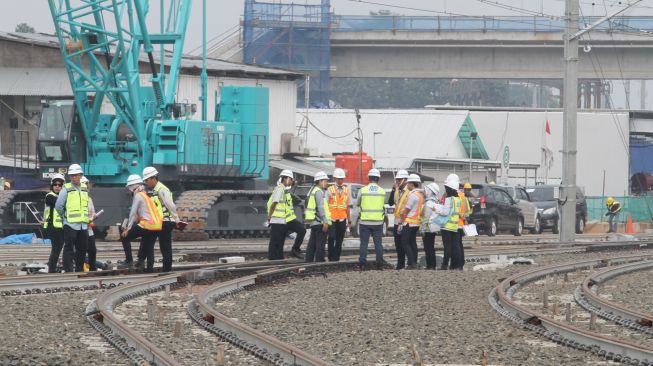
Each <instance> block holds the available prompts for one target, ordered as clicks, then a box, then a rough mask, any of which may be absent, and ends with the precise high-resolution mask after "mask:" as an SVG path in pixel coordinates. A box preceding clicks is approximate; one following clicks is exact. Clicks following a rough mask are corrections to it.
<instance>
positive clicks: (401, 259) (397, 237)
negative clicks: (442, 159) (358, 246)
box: [388, 169, 408, 269]
mask: <svg viewBox="0 0 653 366" xmlns="http://www.w3.org/2000/svg"><path fill="white" fill-rule="evenodd" d="M407 179H408V172H407V171H405V170H403V169H401V170H399V171H398V172H397V175H396V176H395V184H394V186H392V191H390V197H388V205H390V206H395V211H394V241H395V250H396V251H397V269H402V268H404V267H405V266H406V254H405V253H404V248H403V246H402V244H401V233H400V232H399V230H398V226H399V225H397V224H398V223H399V217H400V216H401V210H402V209H403V206H404V205H405V204H406V198H407V196H406V194H405V193H406V180H407Z"/></svg>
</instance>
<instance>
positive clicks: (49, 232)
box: [45, 227, 64, 273]
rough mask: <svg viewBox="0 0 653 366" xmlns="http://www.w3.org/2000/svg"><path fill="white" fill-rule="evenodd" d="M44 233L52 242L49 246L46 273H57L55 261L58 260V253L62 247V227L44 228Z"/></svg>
mask: <svg viewBox="0 0 653 366" xmlns="http://www.w3.org/2000/svg"><path fill="white" fill-rule="evenodd" d="M45 235H46V236H47V238H48V239H50V243H51V244H52V246H51V248H50V258H48V273H57V262H59V255H60V254H61V250H62V249H63V243H64V240H63V229H55V228H53V227H50V228H47V229H46V230H45Z"/></svg>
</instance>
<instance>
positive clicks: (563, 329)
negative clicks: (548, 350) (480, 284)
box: [488, 255, 653, 365]
mask: <svg viewBox="0 0 653 366" xmlns="http://www.w3.org/2000/svg"><path fill="white" fill-rule="evenodd" d="M651 258H653V255H644V256H642V255H631V256H623V257H616V258H602V259H594V260H585V261H580V262H573V263H567V264H561V265H553V266H547V267H543V268H538V269H533V270H530V271H525V272H521V273H518V274H515V275H513V276H510V277H508V278H506V279H505V280H503V281H502V282H501V283H500V284H498V285H497V286H496V287H495V288H494V289H493V290H492V291H491V292H490V294H489V295H488V301H489V302H490V305H491V306H492V307H493V308H494V309H495V310H496V311H497V312H498V313H500V314H501V315H503V316H505V317H507V318H509V319H510V320H512V321H514V322H516V323H518V324H520V325H521V326H522V327H524V328H526V329H529V330H532V331H534V332H536V333H537V334H539V335H541V336H544V337H547V338H549V339H551V340H552V341H554V342H556V343H560V344H562V345H565V346H569V347H572V348H576V349H580V350H584V351H591V352H594V353H596V354H597V355H599V356H602V357H605V358H607V359H609V360H615V361H621V362H632V363H635V364H640V365H653V349H649V348H644V347H642V346H640V345H637V344H634V343H631V342H628V341H624V340H619V339H615V338H612V337H608V336H605V335H602V334H598V333H595V332H591V331H587V330H585V329H581V328H578V327H575V326H573V325H570V324H567V323H563V322H560V321H557V320H554V319H551V318H548V317H546V316H545V315H543V314H541V313H539V312H537V311H534V310H531V309H528V308H526V307H524V306H522V305H519V304H518V303H517V302H516V301H514V300H513V296H514V294H515V293H516V292H517V291H518V290H519V289H520V288H521V287H523V286H525V285H527V284H529V283H531V282H534V281H537V280H538V279H541V278H544V277H546V276H549V275H553V274H562V273H568V272H572V271H575V270H577V269H582V268H590V267H597V266H605V265H608V264H609V263H615V262H634V261H642V260H644V259H651Z"/></svg>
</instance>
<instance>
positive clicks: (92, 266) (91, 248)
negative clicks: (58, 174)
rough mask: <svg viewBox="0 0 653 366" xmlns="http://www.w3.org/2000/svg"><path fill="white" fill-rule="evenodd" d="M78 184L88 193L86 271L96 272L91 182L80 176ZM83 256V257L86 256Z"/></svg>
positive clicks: (93, 206) (93, 207)
mask: <svg viewBox="0 0 653 366" xmlns="http://www.w3.org/2000/svg"><path fill="white" fill-rule="evenodd" d="M80 182H82V183H83V184H86V191H87V192H88V241H87V242H86V255H88V270H89V271H91V272H95V271H97V263H96V261H97V247H96V246H95V232H94V231H93V228H94V227H95V224H94V223H93V220H95V215H96V213H95V205H94V204H93V198H92V197H91V182H90V181H89V180H88V178H86V176H84V175H83V176H82V179H80ZM86 255H85V256H86Z"/></svg>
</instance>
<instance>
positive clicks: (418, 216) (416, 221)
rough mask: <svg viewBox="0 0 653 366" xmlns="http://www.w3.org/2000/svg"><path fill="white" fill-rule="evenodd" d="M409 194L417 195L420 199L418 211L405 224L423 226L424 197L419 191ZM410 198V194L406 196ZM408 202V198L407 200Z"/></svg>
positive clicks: (408, 217)
mask: <svg viewBox="0 0 653 366" xmlns="http://www.w3.org/2000/svg"><path fill="white" fill-rule="evenodd" d="M409 194H416V195H417V197H418V198H419V202H418V203H417V210H415V214H414V215H413V216H407V217H406V220H405V222H406V223H407V224H411V225H421V224H422V210H423V209H424V195H423V194H422V192H420V191H418V190H413V191H411V192H410V193H409ZM406 196H408V194H407V195H406ZM406 200H408V198H406Z"/></svg>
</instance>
